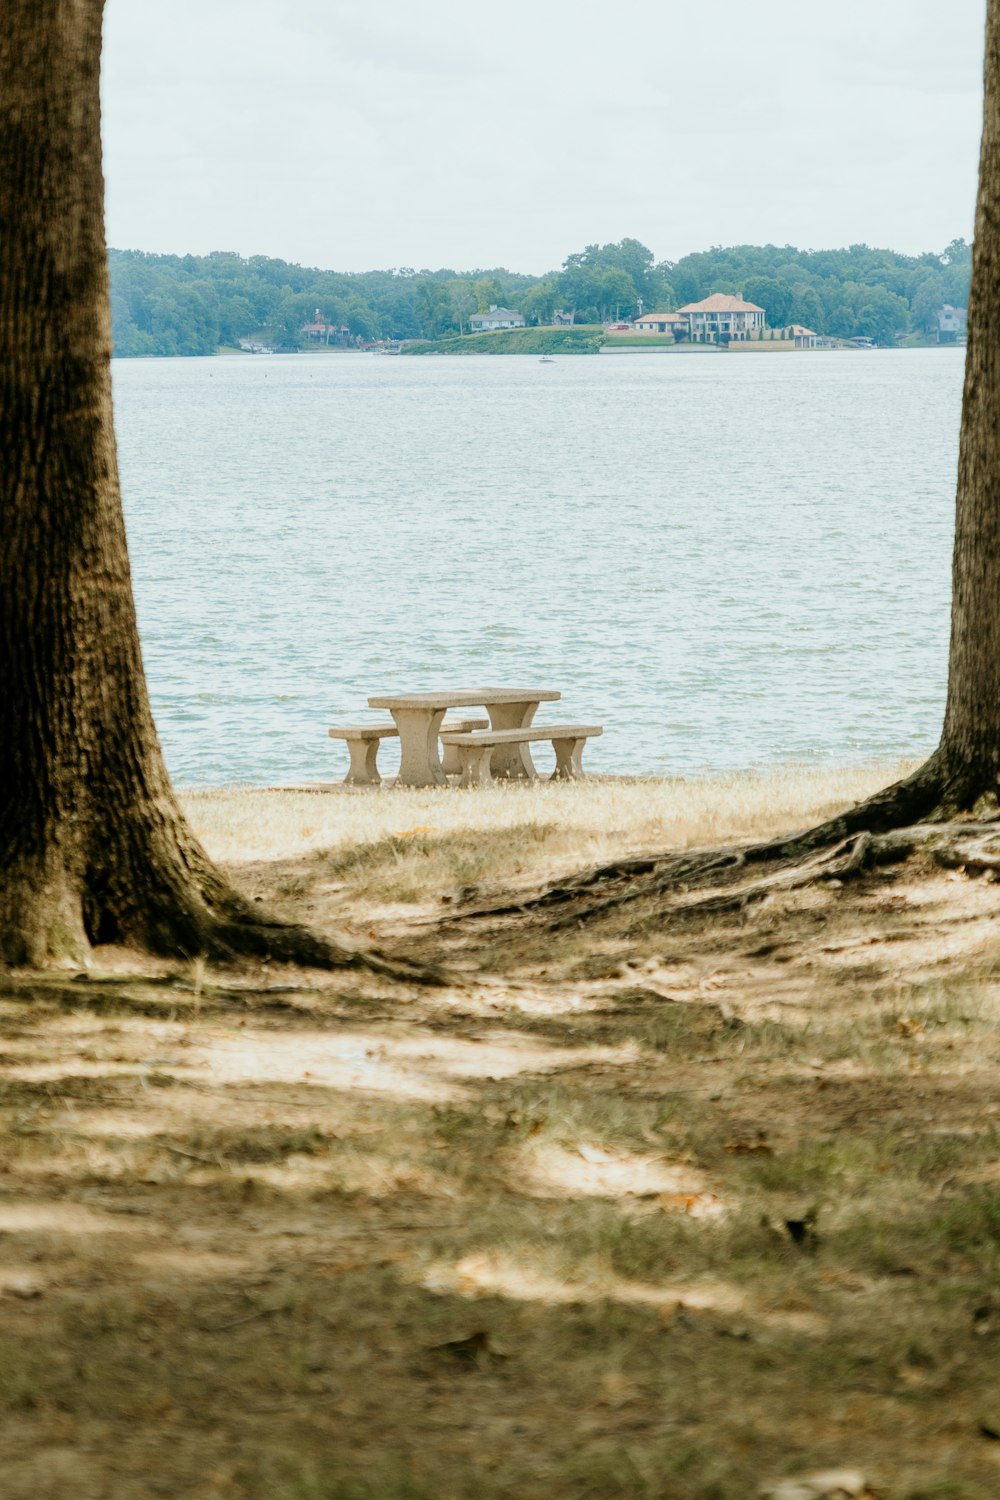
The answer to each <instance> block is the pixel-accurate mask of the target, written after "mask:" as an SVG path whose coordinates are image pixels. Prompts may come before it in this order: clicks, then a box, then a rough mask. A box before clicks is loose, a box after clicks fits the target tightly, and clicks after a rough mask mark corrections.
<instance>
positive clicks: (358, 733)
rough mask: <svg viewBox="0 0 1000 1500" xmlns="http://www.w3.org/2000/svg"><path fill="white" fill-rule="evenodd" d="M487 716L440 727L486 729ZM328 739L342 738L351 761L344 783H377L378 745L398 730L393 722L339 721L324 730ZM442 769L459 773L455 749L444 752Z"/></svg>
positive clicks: (453, 773) (391, 737)
mask: <svg viewBox="0 0 1000 1500" xmlns="http://www.w3.org/2000/svg"><path fill="white" fill-rule="evenodd" d="M489 722H490V721H489V719H454V720H453V721H452V722H451V723H450V724H444V725H442V729H443V730H444V729H446V730H451V731H452V732H454V733H456V734H462V733H466V732H468V731H469V730H473V729H487V728H488V727H489ZM328 733H329V736H330V738H331V740H346V742H347V748H348V751H349V752H350V756H351V764H350V767H349V769H348V772H347V775H346V776H345V777H344V785H345V786H379V785H380V784H381V781H382V777H381V776H380V775H379V770H378V763H377V760H378V747H379V745H380V743H381V742H382V740H391V739H395V738H397V737H398V735H399V730H398V729H397V728H396V726H395V724H340V725H337V726H335V727H334V728H333V729H331V730H329V731H328ZM442 764H443V766H444V769H445V771H447V772H450V773H451V774H452V775H454V776H458V775H460V774H461V770H462V762H461V760H460V759H459V756H458V752H457V751H450V752H449V751H447V750H446V751H445V757H444V760H443V761H442Z"/></svg>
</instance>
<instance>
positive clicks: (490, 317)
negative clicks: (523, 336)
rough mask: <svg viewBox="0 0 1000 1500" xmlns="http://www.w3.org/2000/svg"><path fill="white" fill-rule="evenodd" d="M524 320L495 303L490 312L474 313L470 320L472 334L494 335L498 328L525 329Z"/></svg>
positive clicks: (507, 308)
mask: <svg viewBox="0 0 1000 1500" xmlns="http://www.w3.org/2000/svg"><path fill="white" fill-rule="evenodd" d="M523 327H524V319H523V318H522V316H521V314H520V313H519V312H514V310H513V308H510V307H497V305H496V303H494V304H493V305H492V306H491V307H490V310H489V312H484V313H473V314H472V316H471V318H470V319H469V330H470V332H472V333H492V332H493V330H494V329H496V328H523Z"/></svg>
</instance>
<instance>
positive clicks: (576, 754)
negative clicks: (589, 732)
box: [549, 739, 587, 781]
mask: <svg viewBox="0 0 1000 1500" xmlns="http://www.w3.org/2000/svg"><path fill="white" fill-rule="evenodd" d="M586 743H587V741H586V740H585V739H582V740H553V742H552V748H553V750H554V751H555V752H556V768H555V770H554V771H553V772H552V775H551V777H550V778H549V779H550V780H551V781H576V780H578V779H579V777H581V776H582V775H583V747H584V745H585V744H586Z"/></svg>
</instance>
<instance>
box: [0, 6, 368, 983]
mask: <svg viewBox="0 0 1000 1500" xmlns="http://www.w3.org/2000/svg"><path fill="white" fill-rule="evenodd" d="M102 11H103V0H5V5H4V15H3V26H2V28H0V243H2V262H0V961H3V962H6V963H8V964H28V965H33V966H39V965H44V964H49V963H52V962H57V963H58V962H65V961H70V962H74V963H76V962H80V961H84V960H85V959H86V956H87V954H88V952H89V949H90V947H91V945H92V944H93V943H96V942H110V941H119V940H120V941H126V942H129V943H132V944H137V945H141V946H143V947H145V948H148V949H150V950H152V951H155V952H160V953H167V954H187V955H191V954H209V955H218V956H222V955H227V954H230V953H232V952H251V953H257V954H262V955H263V954H267V955H271V956H273V957H276V958H288V959H298V960H302V961H307V962H313V963H319V964H323V965H331V964H335V965H336V964H341V963H343V964H351V965H361V966H367V967H372V968H376V969H385V968H388V969H389V970H390V971H392V968H393V966H391V965H386V964H384V963H382V962H381V961H380V960H378V959H377V958H376V957H375V956H374V955H361V954H355V953H352V952H350V951H348V950H344V949H340V948H338V947H337V946H336V945H334V944H332V943H328V942H325V941H324V940H322V939H320V938H318V937H314V936H313V935H311V934H309V933H308V932H304V931H303V930H301V929H297V928H290V927H288V926H285V925H284V924H281V923H279V922H277V921H271V920H269V919H268V918H267V917H266V915H263V914H262V913H261V912H260V910H259V908H257V907H255V906H251V905H250V904H248V903H247V902H246V901H244V900H243V899H242V898H241V897H239V896H238V895H237V894H236V893H235V892H234V891H233V890H232V889H231V888H230V886H229V885H228V884H227V882H226V881H225V879H224V878H223V877H222V875H221V874H220V873H219V871H218V870H216V868H215V867H214V866H213V865H212V863H211V861H210V860H209V858H208V857H207V855H206V854H205V852H204V850H203V849H202V848H201V846H200V844H199V843H198V841H197V840H196V838H195V837H194V835H193V833H192V832H191V830H190V828H189V827H188V824H187V822H186V820H185V818H184V816H183V814H182V812H181V809H180V807H179V805H178V803H177V800H176V798H175V797H174V794H173V792H172V790H171V787H170V782H169V779H168V777H167V773H166V769H165V767H164V764H163V759H162V756H161V753H160V747H159V744H158V741H157V737H156V731H155V729H154V725H153V719H152V714H151V712H150V706H149V699H148V695H147V690H146V682H145V676H144V673H143V667H142V660H141V656H140V650H139V639H138V634H137V631H136V617H135V608H134V604H133V599H132V587H131V580H130V574H129V563H128V553H127V550H126V542H125V528H124V524H123V519H122V508H121V499H120V493H119V485H118V472H117V461H116V453H115V438H114V431H113V428H112V413H111V376H110V357H111V328H110V314H109V299H108V273H107V257H106V249H105V242H104V209H103V203H104V183H103V174H102V166H101V138H100V99H99V74H100V56H101V22H102Z"/></svg>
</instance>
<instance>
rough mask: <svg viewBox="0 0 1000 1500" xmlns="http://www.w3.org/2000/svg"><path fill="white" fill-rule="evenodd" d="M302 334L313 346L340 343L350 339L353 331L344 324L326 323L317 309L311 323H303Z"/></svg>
mask: <svg viewBox="0 0 1000 1500" xmlns="http://www.w3.org/2000/svg"><path fill="white" fill-rule="evenodd" d="M302 333H303V335H304V336H305V337H306V338H307V339H308V340H309V342H310V343H311V344H332V343H334V342H335V341H336V342H338V343H340V342H343V341H344V340H345V339H348V338H349V337H350V333H351V330H350V329H349V328H348V327H346V325H345V324H342V323H339V324H338V323H326V322H324V321H323V314H322V313H321V312H320V310H319V308H318V307H317V309H316V312H315V315H314V317H313V320H312V322H311V323H303V325H302Z"/></svg>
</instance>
